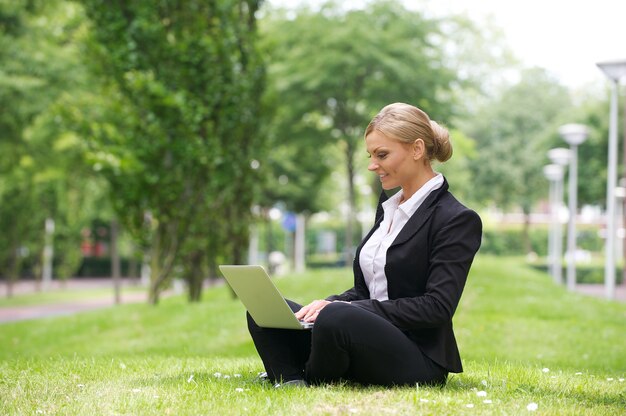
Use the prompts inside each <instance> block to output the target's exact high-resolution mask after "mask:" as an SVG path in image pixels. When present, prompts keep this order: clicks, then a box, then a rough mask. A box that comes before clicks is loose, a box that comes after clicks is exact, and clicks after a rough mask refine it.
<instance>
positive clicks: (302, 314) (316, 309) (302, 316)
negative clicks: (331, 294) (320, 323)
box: [296, 299, 330, 322]
mask: <svg viewBox="0 0 626 416" xmlns="http://www.w3.org/2000/svg"><path fill="white" fill-rule="evenodd" d="M329 303H330V301H327V300H322V299H318V300H314V301H313V302H311V303H309V304H308V305H306V306H303V307H302V309H300V310H299V311H298V312H296V318H298V319H299V320H301V321H304V322H315V320H316V319H317V316H318V315H319V313H320V311H321V310H322V309H324V306H326V305H328V304H329Z"/></svg>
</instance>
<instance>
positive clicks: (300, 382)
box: [274, 378, 309, 389]
mask: <svg viewBox="0 0 626 416" xmlns="http://www.w3.org/2000/svg"><path fill="white" fill-rule="evenodd" d="M284 387H309V383H307V382H306V381H304V380H302V379H300V378H299V379H296V380H289V381H285V382H284V383H276V384H274V388H276V389H282V388H284Z"/></svg>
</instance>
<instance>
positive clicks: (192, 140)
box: [82, 0, 264, 303]
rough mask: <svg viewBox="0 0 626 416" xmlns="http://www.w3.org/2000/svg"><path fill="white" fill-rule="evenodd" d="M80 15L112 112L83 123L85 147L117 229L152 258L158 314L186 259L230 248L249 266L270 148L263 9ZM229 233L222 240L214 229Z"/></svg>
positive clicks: (132, 7)
mask: <svg viewBox="0 0 626 416" xmlns="http://www.w3.org/2000/svg"><path fill="white" fill-rule="evenodd" d="M82 3H83V4H84V5H85V9H86V12H87V15H88V17H89V19H90V20H91V22H92V24H91V27H90V33H91V36H92V37H91V39H90V43H89V51H90V58H91V59H92V60H93V62H94V70H96V71H97V73H98V74H99V75H100V76H102V77H103V80H104V85H103V91H104V92H105V93H106V95H107V100H108V103H104V106H103V109H104V111H103V116H102V117H99V118H97V122H92V121H88V123H87V129H88V131H89V132H90V133H89V146H90V148H91V150H92V154H93V156H94V162H95V163H98V164H99V166H101V167H102V172H103V173H104V174H105V176H106V178H107V180H108V181H109V183H110V184H111V188H112V190H113V194H112V201H113V206H114V209H115V211H116V212H117V215H118V216H119V218H120V220H121V222H122V223H123V224H124V226H125V228H126V229H127V230H130V231H131V232H132V233H133V235H135V237H136V238H137V239H140V240H143V241H144V242H145V244H146V246H147V247H149V255H150V259H151V273H152V276H151V288H150V302H151V303H157V302H158V298H159V293H160V291H161V290H162V289H163V287H164V286H165V285H166V284H167V282H168V279H169V277H170V276H171V273H172V271H173V269H174V266H175V265H176V264H177V262H179V261H180V255H181V250H183V248H184V249H185V250H186V251H187V252H194V251H195V252H203V253H206V251H205V250H206V247H207V244H210V243H208V242H209V241H212V240H217V241H223V240H228V241H231V242H234V244H232V245H229V246H228V247H230V248H231V251H230V252H229V253H227V254H225V255H226V256H227V257H228V258H229V259H230V260H231V261H234V262H241V261H242V258H243V249H242V247H245V244H243V242H244V241H247V229H248V224H249V221H250V219H249V218H250V206H251V204H252V200H253V198H254V194H255V193H254V192H251V190H252V189H253V188H254V179H255V178H254V175H255V173H254V171H253V169H252V168H251V166H250V162H251V160H252V159H253V157H256V149H257V148H258V147H262V146H259V144H262V139H263V138H262V137H261V136H259V135H258V134H257V125H258V120H259V111H260V106H259V100H260V95H261V92H262V87H263V79H264V70H263V66H262V64H261V61H260V59H259V56H258V54H257V52H256V49H255V48H256V46H255V41H256V24H255V12H256V11H257V9H258V7H259V1H255V0H247V1H243V0H223V1H218V2H204V1H188V2H183V3H181V2H177V1H173V0H171V1H163V2H159V3H157V4H155V3H154V2H152V1H147V0H144V1H135V2H122V1H118V2H114V3H111V2H108V1H103V0H83V1H82ZM222 221H224V222H226V223H227V227H225V229H224V232H225V235H216V234H214V232H213V231H219V230H221V228H220V229H217V230H213V229H210V228H206V227H207V224H210V223H211V222H222ZM219 254H222V253H209V255H210V256H217V255H219ZM201 258H202V256H198V255H195V254H193V253H192V255H191V259H198V260H197V261H201V260H200V259H201ZM194 261H195V260H194ZM200 269H201V268H199V267H196V268H195V270H200Z"/></svg>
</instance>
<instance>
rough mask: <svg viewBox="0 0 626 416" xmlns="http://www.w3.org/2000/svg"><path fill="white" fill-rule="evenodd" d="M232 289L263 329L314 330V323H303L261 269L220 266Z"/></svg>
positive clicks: (256, 267) (255, 267)
mask: <svg viewBox="0 0 626 416" xmlns="http://www.w3.org/2000/svg"><path fill="white" fill-rule="evenodd" d="M219 267H220V271H221V272H222V274H223V275H224V277H225V278H226V281H227V282H228V283H229V284H230V287H231V288H232V289H233V291H234V292H235V293H236V294H237V296H238V297H239V300H241V303H243V305H244V306H245V307H246V309H247V310H248V312H249V313H250V315H251V316H252V319H254V322H256V323H257V325H259V326H260V327H263V328H284V329H310V328H312V327H313V323H312V322H303V321H299V320H298V318H296V315H295V314H294V313H293V311H292V310H291V308H290V307H289V305H287V302H286V301H285V298H283V295H281V294H280V292H279V291H278V289H277V288H276V286H274V283H273V282H272V280H271V279H270V276H269V275H268V274H267V272H266V271H265V269H263V267H261V266H230V265H222V266H219Z"/></svg>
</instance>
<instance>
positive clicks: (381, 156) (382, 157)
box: [377, 153, 387, 159]
mask: <svg viewBox="0 0 626 416" xmlns="http://www.w3.org/2000/svg"><path fill="white" fill-rule="evenodd" d="M377 157H378V158H379V159H384V158H386V157H387V153H379V154H378V155H377Z"/></svg>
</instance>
